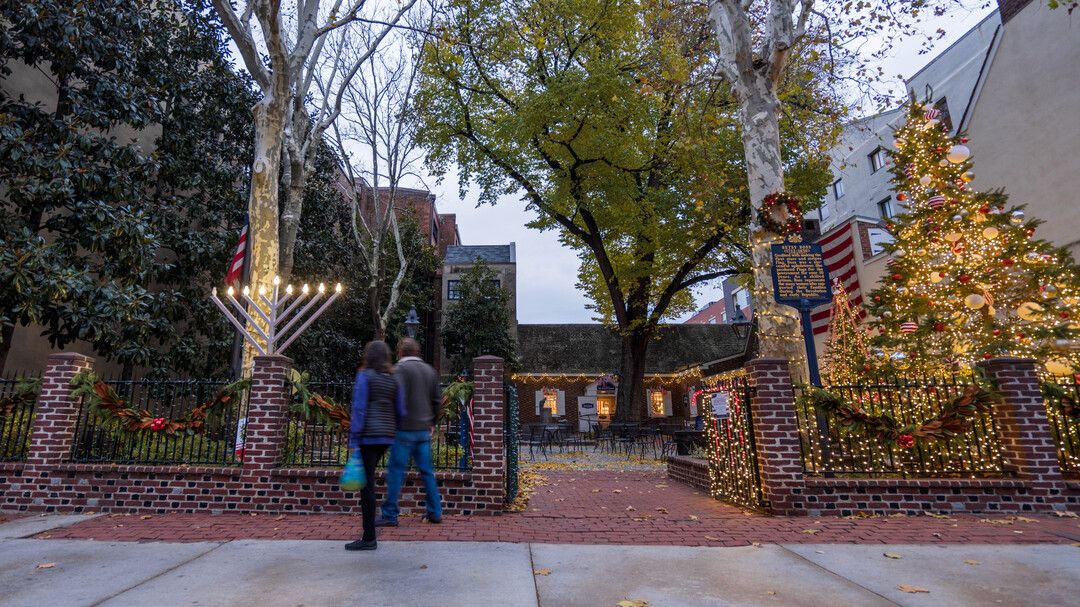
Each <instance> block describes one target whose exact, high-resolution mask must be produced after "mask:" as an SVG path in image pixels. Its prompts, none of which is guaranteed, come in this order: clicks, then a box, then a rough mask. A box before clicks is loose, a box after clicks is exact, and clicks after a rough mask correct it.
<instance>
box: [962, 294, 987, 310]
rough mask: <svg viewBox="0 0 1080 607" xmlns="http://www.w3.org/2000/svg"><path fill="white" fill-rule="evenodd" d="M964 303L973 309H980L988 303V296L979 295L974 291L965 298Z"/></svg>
mask: <svg viewBox="0 0 1080 607" xmlns="http://www.w3.org/2000/svg"><path fill="white" fill-rule="evenodd" d="M964 305H965V306H967V307H969V308H971V309H972V310H978V309H979V308H981V307H983V306H984V305H986V298H985V297H983V296H982V295H979V294H978V293H972V294H971V295H968V296H967V297H965V298H964Z"/></svg>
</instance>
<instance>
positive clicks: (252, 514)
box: [251, 512, 259, 516]
mask: <svg viewBox="0 0 1080 607" xmlns="http://www.w3.org/2000/svg"><path fill="white" fill-rule="evenodd" d="M251 516H259V513H258V512H252V513H251Z"/></svg>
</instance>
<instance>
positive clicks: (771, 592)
mask: <svg viewBox="0 0 1080 607" xmlns="http://www.w3.org/2000/svg"><path fill="white" fill-rule="evenodd" d="M765 594H776V591H775V590H769V591H768V592H766V593H765Z"/></svg>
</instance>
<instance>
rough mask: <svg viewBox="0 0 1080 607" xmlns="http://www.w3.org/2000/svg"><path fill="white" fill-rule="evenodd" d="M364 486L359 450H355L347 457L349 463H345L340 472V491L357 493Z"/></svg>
mask: <svg viewBox="0 0 1080 607" xmlns="http://www.w3.org/2000/svg"><path fill="white" fill-rule="evenodd" d="M366 484H367V477H366V476H365V475H364V463H363V462H362V461H361V460H360V450H359V449H356V450H354V451H353V452H352V454H350V455H349V461H347V462H345V469H344V470H342V471H341V489H342V491H359V490H361V489H363V488H364V485H366Z"/></svg>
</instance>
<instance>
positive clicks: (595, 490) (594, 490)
mask: <svg viewBox="0 0 1080 607" xmlns="http://www.w3.org/2000/svg"><path fill="white" fill-rule="evenodd" d="M592 492H593V493H600V490H599V489H593V490H592Z"/></svg>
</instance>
